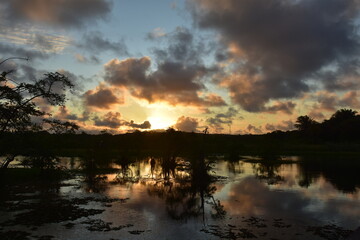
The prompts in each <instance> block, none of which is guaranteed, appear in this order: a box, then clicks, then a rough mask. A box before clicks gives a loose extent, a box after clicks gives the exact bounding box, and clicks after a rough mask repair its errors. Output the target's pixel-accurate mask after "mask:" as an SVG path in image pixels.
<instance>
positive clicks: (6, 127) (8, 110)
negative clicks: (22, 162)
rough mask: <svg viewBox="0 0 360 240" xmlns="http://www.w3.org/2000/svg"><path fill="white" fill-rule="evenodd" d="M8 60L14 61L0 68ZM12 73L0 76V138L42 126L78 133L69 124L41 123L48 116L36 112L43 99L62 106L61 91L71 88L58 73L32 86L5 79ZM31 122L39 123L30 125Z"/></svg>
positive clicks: (49, 75)
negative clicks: (9, 133) (7, 134)
mask: <svg viewBox="0 0 360 240" xmlns="http://www.w3.org/2000/svg"><path fill="white" fill-rule="evenodd" d="M10 59H14V58H8V59H5V60H3V61H2V62H0V65H1V64H3V63H4V62H6V61H7V60H10ZM15 59H16V58H15ZM20 59H22V58H20ZM12 72H13V70H8V71H3V72H2V73H1V74H0V138H1V137H2V136H3V135H4V133H5V132H25V131H38V130H41V129H42V127H43V125H42V123H44V122H45V123H47V124H49V125H50V129H52V130H54V131H60V129H62V130H65V131H66V130H69V131H70V132H73V131H74V130H77V129H78V126H77V125H76V124H73V123H69V122H61V121H58V120H45V121H44V122H42V121H41V119H43V120H44V119H45V118H46V117H47V116H49V115H50V114H49V113H47V112H45V111H42V110H41V109H40V107H39V106H38V100H39V99H43V100H45V101H46V102H47V103H48V104H50V105H53V106H63V105H64V104H65V101H66V98H65V91H66V90H67V89H72V88H73V87H74V84H73V83H72V82H71V81H70V80H69V79H68V78H67V77H66V76H64V75H63V74H61V73H58V72H49V73H46V74H44V77H43V78H42V79H40V80H35V81H34V82H32V83H28V82H21V83H18V82H15V81H13V80H11V79H10V78H8V75H9V74H10V73H12ZM34 118H38V119H40V121H37V122H34V121H33V119H34ZM60 125H62V126H61V127H60ZM15 154H16V153H15ZM13 159H14V156H10V157H8V158H7V160H6V161H5V162H4V163H3V164H2V167H3V168H6V167H7V166H8V164H9V163H10V162H11V161H12V160H13Z"/></svg>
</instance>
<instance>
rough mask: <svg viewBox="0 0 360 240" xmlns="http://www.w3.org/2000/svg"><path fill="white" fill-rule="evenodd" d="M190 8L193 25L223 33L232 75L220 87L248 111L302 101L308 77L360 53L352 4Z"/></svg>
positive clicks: (228, 3) (234, 2) (287, 2)
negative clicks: (280, 101)
mask: <svg viewBox="0 0 360 240" xmlns="http://www.w3.org/2000/svg"><path fill="white" fill-rule="evenodd" d="M189 6H190V9H191V11H192V13H193V17H194V20H195V22H196V24H197V26H199V27H200V28H202V29H212V30H215V31H217V32H220V33H221V36H222V40H221V43H223V44H225V45H226V47H227V49H228V51H229V52H230V53H231V54H228V52H225V53H224V54H223V55H221V58H222V59H226V58H228V60H229V63H231V64H230V66H228V68H227V69H226V70H227V71H229V70H230V71H231V74H227V75H225V76H224V77H223V79H222V80H220V81H219V82H220V83H221V85H222V86H225V87H227V88H228V89H229V91H230V96H231V97H232V100H233V101H234V102H235V103H238V104H239V105H241V106H242V107H243V108H244V109H245V110H247V111H252V112H257V111H264V109H265V108H264V106H265V104H266V103H268V102H269V101H270V100H273V99H289V98H293V97H298V96H300V95H301V94H302V93H303V92H306V91H309V90H310V89H309V85H308V83H307V80H308V79H309V78H311V77H314V75H315V74H316V73H318V72H319V71H321V70H322V69H324V68H325V67H328V66H330V65H334V64H336V63H337V62H339V61H343V59H352V58H355V57H357V54H358V50H359V41H358V36H357V31H356V25H355V19H356V17H357V13H358V6H357V1H355V0H349V1H343V0H300V1H292V0H242V1H238V0H224V1H212V0H196V1H193V2H191V3H190V4H189ZM315 80H319V81H321V79H315ZM265 110H266V109H265Z"/></svg>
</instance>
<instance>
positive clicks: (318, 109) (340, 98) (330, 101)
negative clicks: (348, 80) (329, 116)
mask: <svg viewBox="0 0 360 240" xmlns="http://www.w3.org/2000/svg"><path fill="white" fill-rule="evenodd" d="M311 98H312V99H314V100H315V101H316V102H317V103H315V104H314V105H313V106H312V110H311V112H310V113H309V115H311V116H313V117H314V118H317V119H322V118H323V117H324V114H323V112H335V111H336V110H338V109H339V108H354V109H360V96H359V93H358V91H348V92H346V93H344V94H343V95H340V94H336V93H332V92H327V91H320V92H316V93H315V94H314V96H312V97H311Z"/></svg>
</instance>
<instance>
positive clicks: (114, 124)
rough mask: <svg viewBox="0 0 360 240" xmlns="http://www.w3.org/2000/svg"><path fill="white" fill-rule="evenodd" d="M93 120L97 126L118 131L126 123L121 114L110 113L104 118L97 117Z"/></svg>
mask: <svg viewBox="0 0 360 240" xmlns="http://www.w3.org/2000/svg"><path fill="white" fill-rule="evenodd" d="M93 120H94V124H95V126H98V127H109V128H113V129H117V128H119V127H121V126H123V125H125V123H126V122H125V121H124V120H122V119H121V114H120V113H119V112H108V113H106V114H105V115H104V116H103V117H102V118H100V117H98V116H95V117H94V118H93Z"/></svg>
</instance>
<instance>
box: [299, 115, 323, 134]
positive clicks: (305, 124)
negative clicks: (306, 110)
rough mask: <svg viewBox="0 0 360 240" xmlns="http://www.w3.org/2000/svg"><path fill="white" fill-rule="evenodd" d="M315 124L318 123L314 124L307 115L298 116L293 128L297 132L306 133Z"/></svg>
mask: <svg viewBox="0 0 360 240" xmlns="http://www.w3.org/2000/svg"><path fill="white" fill-rule="evenodd" d="M316 124H318V122H316V121H315V120H314V119H312V118H311V117H309V116H308V115H305V116H300V117H298V118H297V119H296V123H295V127H296V128H297V129H298V130H299V131H307V130H309V129H310V128H311V127H313V126H314V125H316Z"/></svg>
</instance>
